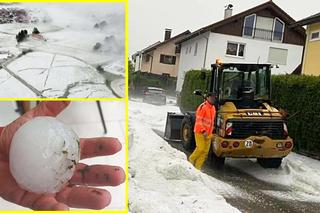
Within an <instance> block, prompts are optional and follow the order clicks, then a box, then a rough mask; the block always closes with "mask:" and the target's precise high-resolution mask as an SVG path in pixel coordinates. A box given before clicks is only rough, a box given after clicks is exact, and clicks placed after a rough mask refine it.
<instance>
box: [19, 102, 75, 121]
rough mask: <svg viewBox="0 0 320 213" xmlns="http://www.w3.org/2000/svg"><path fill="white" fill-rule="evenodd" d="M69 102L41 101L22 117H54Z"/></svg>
mask: <svg viewBox="0 0 320 213" xmlns="http://www.w3.org/2000/svg"><path fill="white" fill-rule="evenodd" d="M69 104H70V102H69V101H42V102H40V104H39V105H38V106H37V107H36V108H34V109H32V110H30V111H29V112H27V113H26V114H24V117H28V118H33V117H35V116H53V117H56V116H57V115H58V114H59V113H60V112H62V111H63V110H64V109H65V108H66V107H67V106H68V105H69Z"/></svg>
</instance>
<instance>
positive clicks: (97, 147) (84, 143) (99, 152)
mask: <svg viewBox="0 0 320 213" xmlns="http://www.w3.org/2000/svg"><path fill="white" fill-rule="evenodd" d="M80 147H81V148H80V150H81V154H80V157H81V159H84V158H91V157H96V156H104V155H113V154H115V153H117V152H119V151H120V150H121V147H122V145H121V143H120V142H119V140H118V139H117V138H106V137H101V138H88V139H81V140H80Z"/></svg>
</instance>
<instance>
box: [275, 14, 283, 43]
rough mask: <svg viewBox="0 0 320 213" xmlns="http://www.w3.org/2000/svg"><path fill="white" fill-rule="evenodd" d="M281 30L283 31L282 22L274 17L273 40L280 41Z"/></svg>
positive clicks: (281, 37)
mask: <svg viewBox="0 0 320 213" xmlns="http://www.w3.org/2000/svg"><path fill="white" fill-rule="evenodd" d="M283 31H284V23H283V22H282V21H281V20H280V19H278V18H275V19H274V28H273V40H274V41H282V39H283Z"/></svg>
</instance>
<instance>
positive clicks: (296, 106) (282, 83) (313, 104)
mask: <svg viewBox="0 0 320 213" xmlns="http://www.w3.org/2000/svg"><path fill="white" fill-rule="evenodd" d="M201 73H202V74H201ZM204 76H205V77H204ZM201 77H204V78H201ZM210 78H211V75H210V72H209V71H199V70H192V71H189V72H187V74H186V76H185V80H184V84H183V87H182V91H181V96H180V100H179V104H180V108H181V110H182V111H195V109H196V107H197V106H198V105H199V104H200V103H201V102H202V99H201V97H198V96H195V95H192V94H193V91H194V90H195V89H201V90H203V91H205V90H207V89H208V88H209V79H210ZM271 101H272V104H273V106H275V107H276V108H278V109H283V110H285V111H286V112H287V113H288V115H287V117H286V118H287V124H288V130H289V135H290V136H291V137H292V138H293V140H294V143H295V147H294V149H295V151H296V152H299V153H302V154H305V155H308V156H312V157H316V158H320V77H315V76H297V75H277V76H272V97H271Z"/></svg>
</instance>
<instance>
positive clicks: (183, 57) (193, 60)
mask: <svg viewBox="0 0 320 213" xmlns="http://www.w3.org/2000/svg"><path fill="white" fill-rule="evenodd" d="M209 35H210V34H209V32H208V33H204V34H202V35H200V36H198V37H196V38H193V39H190V40H188V41H186V42H184V43H182V45H181V53H180V63H179V68H178V76H177V88H176V90H177V91H181V89H182V84H183V81H184V77H185V73H186V72H187V71H189V70H192V69H196V70H199V69H201V68H203V66H204V58H205V49H206V43H207V38H208V37H209ZM196 43H198V48H197V55H194V49H195V44H196ZM190 47H191V52H190V53H189V48H190ZM187 50H188V53H186V51H187Z"/></svg>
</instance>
